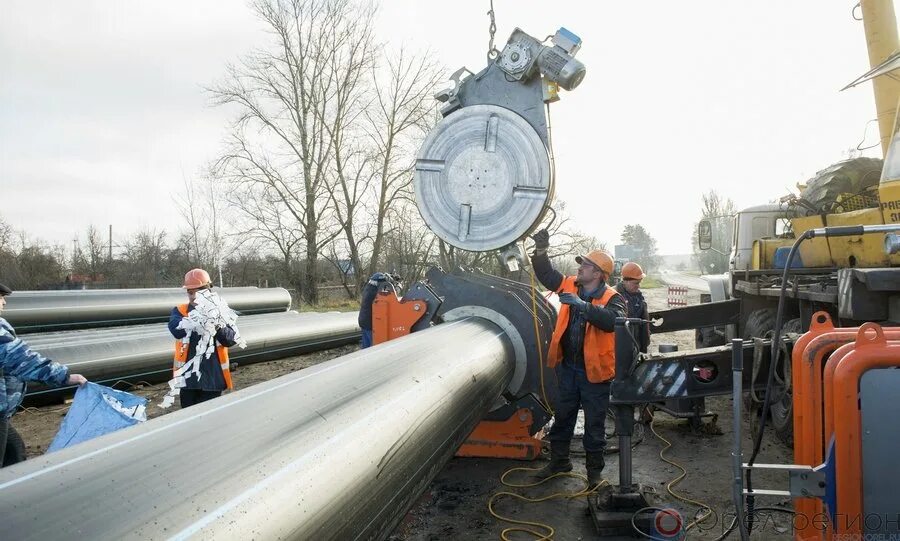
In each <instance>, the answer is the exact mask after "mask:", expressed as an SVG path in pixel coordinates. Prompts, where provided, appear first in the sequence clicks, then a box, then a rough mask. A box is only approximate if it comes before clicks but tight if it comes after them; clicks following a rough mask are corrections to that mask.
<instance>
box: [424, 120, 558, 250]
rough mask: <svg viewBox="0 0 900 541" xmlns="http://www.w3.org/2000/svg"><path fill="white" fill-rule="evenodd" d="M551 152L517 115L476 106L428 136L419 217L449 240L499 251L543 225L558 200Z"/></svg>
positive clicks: (438, 234) (446, 122) (462, 246)
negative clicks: (552, 201)
mask: <svg viewBox="0 0 900 541" xmlns="http://www.w3.org/2000/svg"><path fill="white" fill-rule="evenodd" d="M552 183H553V175H552V171H551V169H550V156H549V154H548V153H547V147H546V146H544V142H543V141H542V140H541V138H540V137H539V136H538V134H537V132H536V131H534V128H532V127H531V125H530V124H528V122H526V121H525V119H523V118H522V117H521V116H519V115H518V114H516V113H514V112H512V111H510V110H509V109H506V108H504V107H499V106H496V105H472V106H469V107H463V108H462V109H460V110H458V111H456V112H454V113H452V114H450V115H449V116H447V117H446V118H444V119H443V120H441V121H440V122H439V123H438V125H437V126H435V128H434V129H433V130H432V131H431V133H430V134H429V135H428V137H427V138H426V139H425V142H424V143H423V144H422V148H421V149H419V155H418V158H417V160H416V173H415V180H414V186H415V191H416V204H417V205H418V207H419V212H420V213H421V214H422V219H424V220H425V223H426V225H428V227H429V228H430V229H431V230H432V231H434V233H435V234H436V235H437V236H438V237H440V238H441V239H443V240H444V241H445V242H448V243H450V244H452V245H453V246H456V247H457V248H462V249H464V250H472V251H488V250H495V249H497V248H502V247H504V246H507V245H508V244H510V243H513V242H515V241H516V240H518V239H520V238H521V237H522V236H524V235H525V234H526V233H528V232H529V231H530V230H531V229H532V228H533V227H534V226H535V225H536V223H537V222H538V221H539V220H540V218H541V216H542V215H543V211H544V209H545V206H546V205H548V204H549V203H550V198H551V197H552V194H553V185H552Z"/></svg>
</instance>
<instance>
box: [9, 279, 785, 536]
mask: <svg viewBox="0 0 900 541" xmlns="http://www.w3.org/2000/svg"><path fill="white" fill-rule="evenodd" d="M645 295H646V296H647V299H648V302H649V303H650V308H651V310H658V309H664V308H665V307H666V296H667V290H666V288H665V287H661V288H655V289H648V290H645ZM688 301H689V302H690V303H696V302H699V293H697V292H693V291H691V292H690V293H689V295H688ZM693 342H694V337H693V331H683V332H678V333H670V334H666V335H655V336H653V337H652V341H651V351H655V350H656V348H657V347H658V344H660V343H675V344H677V345H678V346H679V349H680V350H686V349H693ZM355 349H357V347H356V346H344V347H342V348H337V349H333V350H329V351H323V352H317V353H312V354H308V355H301V356H296V357H291V358H287V359H282V360H278V361H270V362H265V363H258V364H253V365H247V366H241V367H239V368H238V369H237V370H236V371H235V374H234V377H235V385H236V387H237V388H246V387H248V386H250V385H253V384H255V383H259V382H261V381H266V380H269V379H272V378H275V377H278V376H281V375H284V374H287V373H290V372H293V371H295V370H300V369H303V368H306V367H309V366H312V365H315V364H318V363H321V362H324V361H327V360H329V359H332V358H335V357H338V356H341V355H344V354H347V353H349V352H351V351H354V350H355ZM119 387H120V388H124V389H127V390H130V391H131V392H134V393H136V394H139V395H141V396H144V397H146V398H148V400H149V401H150V405H149V406H148V408H147V412H148V416H149V417H151V418H152V417H157V416H159V415H163V414H164V413H165V411H164V410H162V409H160V408H159V406H158V403H159V402H160V401H161V399H162V396H163V395H164V394H165V392H166V389H167V387H166V385H165V384H158V385H141V386H137V387H133V386H130V385H128V384H125V385H120V386H119ZM176 403H177V401H176ZM706 407H707V410H709V411H710V412H712V413H714V414H715V415H716V416H717V417H716V418H715V421H714V422H712V421H708V422H707V425H705V427H704V429H702V430H701V431H700V432H696V433H695V432H692V431H691V430H690V428H689V427H688V426H687V423H686V422H685V421H680V420H675V419H673V418H671V417H669V416H667V415H666V414H663V413H657V415H656V421H655V422H654V426H655V428H656V430H657V432H658V433H659V434H660V436H662V437H664V438H666V439H668V440H669V441H671V442H672V448H671V449H670V450H669V451H668V452H667V454H668V457H669V458H670V459H671V460H673V461H674V462H677V463H679V464H681V465H682V466H684V468H685V469H686V470H687V476H686V477H685V478H684V479H683V480H682V481H681V482H680V483H679V484H678V485H677V486H675V487H673V489H674V491H675V492H676V493H677V494H679V495H680V496H683V497H686V498H689V499H693V500H697V501H701V502H705V503H706V504H707V505H709V506H710V507H711V508H712V510H713V513H712V514H711V516H710V518H708V519H707V520H706V521H704V522H703V523H701V524H700V525H699V526H696V527H695V528H694V529H692V530H691V531H690V533H689V538H691V539H714V538H716V537H717V536H718V535H719V534H721V533H722V531H723V529H724V528H725V527H727V525H728V524H729V523H730V521H731V518H732V517H733V508H732V504H731V484H730V483H731V482H730V467H731V462H730V460H731V456H730V449H731V441H732V440H731V437H732V430H731V428H732V422H731V399H730V397H714V398H711V399H708V400H707V401H706ZM67 409H68V408H67V406H64V405H56V406H46V407H41V408H28V409H26V410H25V411H22V412H19V413H18V414H17V415H16V416H15V417H14V419H13V426H15V427H16V429H17V430H18V431H19V432H20V433H21V434H22V436H23V438H24V439H25V442H26V444H27V448H28V455H29V456H30V457H33V456H37V455H40V454H42V453H43V452H44V451H45V450H46V448H47V446H48V445H49V444H50V441H51V440H52V439H53V437H54V436H55V434H56V431H57V429H58V428H59V423H60V421H61V420H62V418H63V416H65V413H66V410H67ZM174 410H175V408H173V409H172V410H170V411H174ZM743 427H744V433H745V434H747V431H748V430H749V425H748V420H747V419H746V416H745V419H744V423H743ZM611 430H612V426H611V423H608V425H607V431H608V432H611ZM639 430H640V428H639ZM643 432H644V433H643V437H642V438H641V437H640V434H636V437H635V440H636V441H637V440H640V443H639V444H638V445H637V446H636V447H635V448H634V451H633V464H634V479H635V481H636V482H638V483H642V484H644V485H645V486H647V487H650V488H651V489H652V490H654V491H655V492H656V493H657V495H658V497H659V498H660V500H659V501H658V502H657V503H660V504H661V506H662V507H671V508H674V509H677V510H678V511H679V512H680V513H681V514H682V516H683V517H684V522H685V523H688V522H690V521H691V520H693V519H694V518H695V516H696V514H697V511H698V509H699V507H698V506H697V505H694V504H687V503H684V502H682V501H679V500H677V499H674V498H672V497H671V496H670V495H668V494H667V491H666V486H667V483H669V482H670V481H672V480H673V479H675V478H676V477H678V476H679V475H680V474H681V471H680V470H679V469H678V468H676V467H674V466H672V465H670V464H667V463H665V462H663V461H662V460H661V459H660V457H659V453H660V451H662V450H663V448H664V446H665V445H664V444H663V443H662V442H661V441H660V440H659V439H658V438H657V437H655V436H654V435H653V434H652V433H651V431H650V430H649V429H648V428H647V429H644V430H643ZM744 442H745V445H744V453H745V457H746V456H748V455H749V452H750V441H749V437H745V439H744ZM610 444H611V445H614V444H615V440H614V439H613V440H610ZM579 451H580V452H579ZM573 454H574V455H575V456H573V461H574V462H575V473H583V472H584V455H583V450H581V449H580V441H579V442H575V443H574V444H573ZM791 461H792V456H791V452H790V450H788V449H787V448H786V447H785V446H784V445H782V444H781V443H779V442H777V441H776V440H775V439H774V438H773V437H771V436H769V435H767V437H766V439H765V440H764V443H763V446H762V451H761V454H760V458H759V459H758V462H770V463H790V462H791ZM543 464H544V462H543V461H540V460H539V461H536V462H534V463H523V462H518V461H511V460H496V459H475V458H456V459H453V460H451V461H450V463H449V464H448V465H447V466H446V467H445V468H444V469H443V471H441V472H440V473H439V474H438V476H437V477H436V478H435V480H434V481H433V482H432V483H431V485H430V486H429V487H428V489H427V490H426V492H425V493H424V494H423V495H422V497H421V498H420V499H419V501H418V503H417V504H416V505H415V506H414V508H413V509H412V510H411V511H410V512H409V513H408V514H407V515H406V517H405V518H404V520H403V521H402V523H401V524H400V526H398V528H397V529H396V530H395V532H394V533H393V535H391V536H390V538H389V539H391V540H392V541H432V540H443V539H467V540H469V539H471V540H480V539H484V540H488V539H490V540H496V539H500V536H501V532H502V531H503V530H504V529H505V528H508V527H511V526H513V525H512V524H509V523H506V522H502V521H500V520H498V519H496V518H494V517H493V516H491V514H490V512H489V511H488V507H487V506H488V500H489V499H490V498H491V496H492V495H494V494H496V493H498V492H502V491H509V492H515V493H519V494H522V495H527V496H528V497H541V496H547V495H550V494H554V493H563V492H566V493H576V492H579V491H581V490H582V489H583V488H584V483H583V481H581V480H579V479H577V478H574V477H561V478H556V479H552V480H550V481H548V482H547V483H545V484H543V485H540V486H537V487H533V488H525V489H523V488H510V487H506V486H504V485H503V483H501V481H500V476H501V475H502V474H503V473H504V472H506V471H507V470H509V469H511V468H516V467H526V468H535V467H540V466H542V465H543ZM604 473H605V474H606V477H607V479H608V480H610V481H611V482H612V483H614V484H615V483H617V481H618V456H617V455H616V454H610V455H608V456H607V457H606V469H605V470H604ZM754 480H755V481H756V484H757V486H758V487H760V488H772V489H786V488H787V479H786V477H784V476H780V475H759V474H757V475H756V476H754ZM508 481H510V482H512V483H522V482H527V473H525V472H513V473H511V474H510V475H509V478H508ZM775 505H778V506H784V505H787V506H788V507H789V500H786V499H784V498H772V497H770V498H762V499H761V500H758V501H757V506H775ZM586 509H587V503H586V500H585V498H583V497H579V498H553V499H550V500H548V501H545V502H541V503H530V502H525V501H521V500H516V499H513V498H512V497H510V496H500V497H498V499H497V500H496V505H495V510H496V512H497V513H499V514H501V515H504V516H508V517H512V518H515V519H517V520H526V521H537V522H541V523H544V524H547V525H550V526H551V527H552V528H554V529H555V535H554V537H553V539H557V540H582V539H598V538H599V537H598V536H597V533H596V530H595V529H594V526H593V524H592V522H591V519H590V517H589V516H588V515H587V512H586ZM760 516H761V520H762V524H760V526H759V527H758V529H757V530H756V531H755V532H754V534H753V536H752V538H753V539H766V540H768V539H789V538H790V524H791V518H790V515H787V514H784V513H771V514H764V513H761V515H760ZM733 537H734V538H736V537H737V536H736V534H733ZM510 538H511V539H534V536H530V535H526V534H522V533H515V532H514V533H511V534H510Z"/></svg>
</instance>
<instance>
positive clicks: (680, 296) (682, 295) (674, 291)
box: [668, 286, 688, 308]
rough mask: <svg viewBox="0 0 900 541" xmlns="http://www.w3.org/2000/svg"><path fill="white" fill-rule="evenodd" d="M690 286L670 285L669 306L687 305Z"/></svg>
mask: <svg viewBox="0 0 900 541" xmlns="http://www.w3.org/2000/svg"><path fill="white" fill-rule="evenodd" d="M687 293H688V288H687V287H685V286H669V299H668V300H669V308H671V307H673V306H687V304H688V302H687Z"/></svg>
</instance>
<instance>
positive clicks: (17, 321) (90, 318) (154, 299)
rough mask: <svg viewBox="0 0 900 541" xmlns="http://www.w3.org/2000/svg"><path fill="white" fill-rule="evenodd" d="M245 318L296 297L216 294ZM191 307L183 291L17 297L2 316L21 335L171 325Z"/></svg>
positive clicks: (251, 290) (272, 292)
mask: <svg viewBox="0 0 900 541" xmlns="http://www.w3.org/2000/svg"><path fill="white" fill-rule="evenodd" d="M215 291H217V292H218V293H219V294H221V295H222V298H223V299H225V300H226V301H227V302H228V304H229V306H231V308H233V309H234V310H237V311H238V312H239V313H241V314H245V315H251V314H263V313H268V312H284V311H286V310H288V309H289V308H290V306H291V295H290V293H289V292H288V291H287V290H286V289H283V288H280V287H273V288H262V289H261V288H257V287H225V288H217V289H216V290H215ZM184 302H187V296H186V295H185V292H184V290H183V289H180V288H156V289H90V290H67V291H16V292H15V293H14V294H13V295H10V296H9V297H7V303H8V304H7V306H6V308H5V309H4V310H3V314H2V316H3V317H4V318H6V319H7V321H9V322H10V323H11V324H12V326H13V327H15V328H16V331H17V332H19V333H30V332H46V331H54V330H67V329H84V328H91V327H104V326H115V325H137V324H141V323H153V322H159V321H166V320H168V319H169V314H170V313H171V311H172V307H173V306H175V305H177V304H182V303H184Z"/></svg>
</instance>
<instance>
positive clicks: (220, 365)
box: [169, 269, 236, 408]
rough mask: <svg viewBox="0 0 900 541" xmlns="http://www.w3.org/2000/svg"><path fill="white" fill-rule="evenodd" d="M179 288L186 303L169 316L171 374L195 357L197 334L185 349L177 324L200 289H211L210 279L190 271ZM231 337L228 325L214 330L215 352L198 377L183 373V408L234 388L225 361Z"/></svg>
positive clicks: (201, 273) (195, 271) (203, 274)
mask: <svg viewBox="0 0 900 541" xmlns="http://www.w3.org/2000/svg"><path fill="white" fill-rule="evenodd" d="M182 287H183V288H184V289H186V290H187V294H188V302H187V303H186V304H180V305H178V306H176V307H175V308H173V309H172V314H171V315H170V316H169V332H171V333H172V336H174V337H175V357H174V365H173V370H174V371H177V370H178V369H179V368H181V367H182V366H184V364H185V363H186V362H187V361H188V360H189V359H192V358H193V357H194V355H195V354H196V351H197V345H198V343H199V342H200V335H198V334H196V333H192V334H191V340H190V343H189V345H188V347H184V343H183V342H182V341H181V339H182V338H184V337H185V336H186V335H187V331H185V330H184V329H179V328H178V324H179V323H181V320H182V318H185V317H187V315H188V314H189V313H190V312H191V310H193V309H194V299H195V297H196V296H197V292H198V291H200V290H201V289H212V279H210V277H209V273H208V272H206V271H205V270H203V269H192V270H190V271H188V272H187V274H185V275H184V285H183V286H182ZM234 337H235V332H234V329H233V328H231V327H230V326H226V327H222V328H220V329H217V330H216V336H215V346H216V347H215V350H214V351H213V353H212V355H210V356H209V357H208V358H207V357H205V356H204V357H203V359H202V360H201V364H200V377H199V378H198V377H197V376H196V375H194V374H192V373H187V374H185V385H184V387H182V388H181V390H180V392H179V401H180V403H181V407H182V408H186V407H188V406H193V405H194V404H199V403H200V402H205V401H207V400H211V399H213V398H216V397H218V396H220V395H221V394H222V391H224V390H225V389H232V388H234V386H233V385H232V383H231V367H230V365H229V360H228V348H229V347H231V346H233V345H235V343H236V341H235V339H234Z"/></svg>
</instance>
